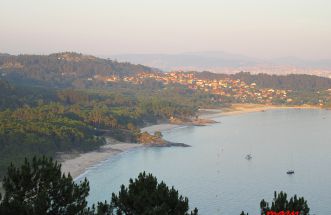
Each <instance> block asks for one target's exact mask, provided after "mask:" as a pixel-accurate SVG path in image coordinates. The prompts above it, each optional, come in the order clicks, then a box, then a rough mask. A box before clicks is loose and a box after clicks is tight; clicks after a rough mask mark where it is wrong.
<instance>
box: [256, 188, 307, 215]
mask: <svg viewBox="0 0 331 215" xmlns="http://www.w3.org/2000/svg"><path fill="white" fill-rule="evenodd" d="M260 208H261V214H262V215H265V214H267V212H268V211H275V212H280V211H298V212H300V213H299V214H300V215H308V214H309V210H310V209H309V207H308V204H307V201H306V200H305V199H304V198H303V197H299V198H298V197H297V195H294V197H291V198H290V199H289V200H288V199H287V194H286V193H285V192H280V193H278V194H277V192H276V191H275V193H274V199H273V201H272V203H271V206H270V205H269V203H267V202H266V201H265V200H264V199H262V201H261V203H260Z"/></svg>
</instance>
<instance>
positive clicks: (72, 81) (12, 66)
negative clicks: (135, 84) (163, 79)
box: [0, 52, 156, 87]
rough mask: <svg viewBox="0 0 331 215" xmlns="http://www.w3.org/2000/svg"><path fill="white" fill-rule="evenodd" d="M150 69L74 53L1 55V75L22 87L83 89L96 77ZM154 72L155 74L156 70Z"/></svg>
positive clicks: (149, 70)
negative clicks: (40, 86) (30, 85)
mask: <svg viewBox="0 0 331 215" xmlns="http://www.w3.org/2000/svg"><path fill="white" fill-rule="evenodd" d="M152 71H154V70H153V69H152V68H149V67H146V66H142V65H134V64H130V63H118V62H116V61H112V60H109V59H101V58H97V57H94V56H88V55H82V54H77V53H69V52H65V53H57V54H51V55H18V56H14V55H0V75H2V76H5V77H6V79H8V80H12V81H15V82H17V83H22V84H34V85H44V86H53V87H86V86H90V85H91V83H90V82H89V79H90V78H94V77H96V76H112V75H116V76H125V75H134V74H136V73H138V72H152ZM155 71H156V70H155Z"/></svg>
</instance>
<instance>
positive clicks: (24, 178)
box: [0, 157, 89, 215]
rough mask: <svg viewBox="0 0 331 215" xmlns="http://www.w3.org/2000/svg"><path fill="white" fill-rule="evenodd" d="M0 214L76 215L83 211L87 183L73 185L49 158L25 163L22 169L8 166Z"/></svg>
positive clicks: (68, 176) (58, 166)
mask: <svg viewBox="0 0 331 215" xmlns="http://www.w3.org/2000/svg"><path fill="white" fill-rule="evenodd" d="M3 187H4V189H5V194H4V196H3V199H2V201H1V205H0V212H1V214H6V215H20V214H24V215H39V214H47V215H48V214H49V215H54V214H57V215H62V214H63V215H64V214H65V215H74V214H75V215H76V214H81V213H83V211H84V210H85V209H86V205H87V202H86V197H87V196H88V193H89V183H88V181H87V180H86V179H85V180H84V181H83V182H81V183H80V184H75V183H74V182H73V179H72V177H71V176H70V174H69V175H67V176H66V175H65V174H62V173H61V165H60V164H58V163H57V162H53V160H52V159H51V158H46V157H42V158H36V157H34V158H33V159H32V161H31V163H30V162H29V161H28V160H27V159H25V162H24V164H23V165H22V166H21V168H17V167H15V166H14V165H13V164H11V165H10V166H9V168H8V171H7V176H5V177H4V180H3Z"/></svg>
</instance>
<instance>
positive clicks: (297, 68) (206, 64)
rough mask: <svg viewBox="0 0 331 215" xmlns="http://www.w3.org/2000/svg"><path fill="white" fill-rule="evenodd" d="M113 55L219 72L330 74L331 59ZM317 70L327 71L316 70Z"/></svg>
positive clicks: (164, 67) (151, 63)
mask: <svg viewBox="0 0 331 215" xmlns="http://www.w3.org/2000/svg"><path fill="white" fill-rule="evenodd" d="M110 57H111V58H112V59H117V60H118V61H128V62H132V63H136V64H143V65H147V66H151V67H157V68H160V69H162V70H165V71H169V70H197V71H204V70H207V71H212V72H218V73H236V72H240V71H248V72H252V73H260V72H261V73H272V74H288V73H306V74H315V75H322V76H328V71H329V72H330V75H331V60H327V59H325V60H304V59H299V58H295V57H284V58H277V59H268V60H263V59H258V58H252V57H247V56H243V55H237V54H228V53H225V52H190V53H182V54H121V55H112V56H110ZM318 72H321V73H323V72H324V73H325V74H324V75H323V74H317V73H318Z"/></svg>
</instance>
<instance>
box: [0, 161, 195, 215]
mask: <svg viewBox="0 0 331 215" xmlns="http://www.w3.org/2000/svg"><path fill="white" fill-rule="evenodd" d="M4 189H5V194H4V197H3V198H2V197H1V196H0V214H6V215H39V214H40V215H54V214H56V215H77V214H81V215H115V214H117V215H156V214H157V215H188V214H189V213H188V210H189V206H188V199H187V198H184V197H182V196H180V195H179V194H178V191H177V190H175V189H174V188H173V187H172V188H171V189H169V188H168V187H167V185H166V184H165V183H164V182H161V183H158V182H157V179H156V177H154V176H153V175H151V174H146V173H141V174H139V176H138V178H137V179H135V180H134V181H133V180H132V179H130V185H129V187H128V188H126V187H125V186H124V185H122V186H121V190H120V192H119V194H118V195H116V194H115V193H113V194H112V199H111V201H110V203H107V201H105V202H98V203H97V204H96V206H95V205H93V206H92V207H91V208H88V207H87V201H86V197H87V196H88V193H89V183H88V181H87V180H86V179H85V180H84V181H83V182H80V183H79V184H76V183H75V182H74V181H73V179H72V177H71V176H70V175H64V174H62V173H61V165H59V164H58V163H56V162H53V160H52V159H49V158H46V157H43V158H39V159H37V158H33V159H32V160H31V162H30V161H29V160H27V159H26V160H25V162H24V164H23V165H22V166H21V167H20V168H17V167H15V166H14V165H11V166H10V167H9V168H8V171H7V175H6V176H5V177H4ZM190 214H191V215H197V214H198V210H197V209H194V211H192V212H191V213H190Z"/></svg>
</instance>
